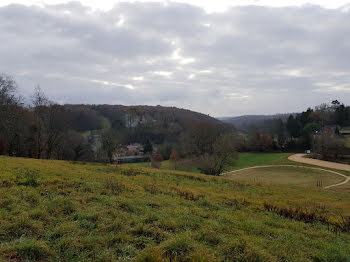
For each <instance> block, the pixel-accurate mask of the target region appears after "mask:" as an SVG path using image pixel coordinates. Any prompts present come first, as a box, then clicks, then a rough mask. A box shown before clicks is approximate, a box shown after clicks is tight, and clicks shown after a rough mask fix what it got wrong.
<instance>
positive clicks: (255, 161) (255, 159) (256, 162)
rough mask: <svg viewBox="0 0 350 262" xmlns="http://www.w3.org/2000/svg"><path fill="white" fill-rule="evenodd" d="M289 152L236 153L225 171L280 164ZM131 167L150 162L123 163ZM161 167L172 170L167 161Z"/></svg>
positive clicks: (191, 168)
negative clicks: (234, 161)
mask: <svg viewBox="0 0 350 262" xmlns="http://www.w3.org/2000/svg"><path fill="white" fill-rule="evenodd" d="M290 155H291V154H289V153H240V154H239V155H238V159H237V162H236V164H235V165H234V166H232V167H229V168H228V170H227V171H232V170H237V169H241V168H245V167H251V166H260V165H273V164H281V163H282V162H283V161H286V159H287V157H288V156H290ZM125 165H127V166H132V167H150V166H151V164H150V162H146V163H131V164H125ZM161 169H165V170H174V166H173V165H172V164H171V163H170V162H169V161H168V160H166V161H163V162H162V166H161ZM177 170H180V171H186V172H192V173H200V171H199V170H198V169H196V168H194V167H181V166H178V167H177Z"/></svg>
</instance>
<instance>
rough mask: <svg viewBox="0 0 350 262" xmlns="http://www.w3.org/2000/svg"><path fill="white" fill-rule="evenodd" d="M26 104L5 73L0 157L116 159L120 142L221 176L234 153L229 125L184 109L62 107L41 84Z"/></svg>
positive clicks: (0, 85) (0, 94) (0, 84)
mask: <svg viewBox="0 0 350 262" xmlns="http://www.w3.org/2000/svg"><path fill="white" fill-rule="evenodd" d="M24 102H25V100H24V98H23V97H21V96H20V95H19V94H18V90H17V84H16V82H15V81H14V79H13V78H12V77H10V76H7V75H1V76H0V120H1V121H0V154H2V155H9V156H18V157H30V158H38V159H41V158H44V159H64V160H73V161H100V162H110V163H113V156H114V154H115V152H116V149H117V148H118V146H119V145H127V144H129V143H141V144H143V145H144V148H145V151H147V150H148V151H151V152H146V153H150V154H152V151H153V149H156V152H157V154H158V155H160V157H161V159H169V158H170V156H171V154H172V152H174V150H175V151H176V154H178V156H179V158H182V159H183V158H186V159H191V161H194V160H195V163H196V164H198V166H199V168H200V169H201V170H202V171H203V172H204V173H211V174H219V173H221V171H222V170H223V169H224V166H225V165H226V163H227V162H228V161H230V160H231V159H233V157H232V158H231V157H229V156H234V154H235V145H234V135H233V131H234V130H233V129H232V127H231V126H229V125H226V124H223V123H222V122H220V121H219V120H217V119H214V118H211V117H209V116H207V115H204V114H199V113H195V112H192V111H189V110H185V109H177V108H169V107H160V106H157V107H150V106H130V107H126V106H120V105H59V104H57V103H55V102H53V101H51V100H50V99H49V98H48V97H47V96H46V95H45V93H44V92H43V90H42V89H41V88H40V87H36V88H35V90H34V92H33V94H32V95H31V97H30V98H29V99H27V101H26V103H24ZM94 138H98V139H97V141H95V140H94ZM225 148H226V149H225ZM225 150H226V152H224V151H225ZM177 152H178V153H177ZM174 154H175V153H174ZM174 154H173V155H174ZM153 157H154V156H153ZM158 159H159V156H158Z"/></svg>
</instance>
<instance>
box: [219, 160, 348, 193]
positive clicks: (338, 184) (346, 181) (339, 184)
mask: <svg viewBox="0 0 350 262" xmlns="http://www.w3.org/2000/svg"><path fill="white" fill-rule="evenodd" d="M323 162H326V161H323ZM267 167H295V168H310V169H314V170H321V171H326V172H329V173H333V174H335V175H338V176H341V177H344V178H345V180H344V181H343V182H341V183H337V184H334V185H329V186H326V187H324V189H328V188H331V187H336V186H341V185H344V184H346V183H348V182H349V181H350V177H348V176H346V175H343V174H341V173H338V172H336V171H333V170H328V169H324V168H319V167H307V166H296V165H266V166H253V167H246V168H242V169H238V170H234V171H230V172H227V173H223V174H222V175H228V174H232V173H236V172H240V171H244V170H248V169H255V168H267Z"/></svg>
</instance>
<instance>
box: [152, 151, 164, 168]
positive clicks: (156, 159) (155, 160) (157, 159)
mask: <svg viewBox="0 0 350 262" xmlns="http://www.w3.org/2000/svg"><path fill="white" fill-rule="evenodd" d="M162 161H163V158H162V156H161V155H160V154H154V155H153V156H152V158H151V166H152V167H153V168H160V167H161V166H162Z"/></svg>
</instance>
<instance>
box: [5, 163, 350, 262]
mask: <svg viewBox="0 0 350 262" xmlns="http://www.w3.org/2000/svg"><path fill="white" fill-rule="evenodd" d="M0 196H1V197H0V260H1V258H2V259H3V260H5V261H276V262H277V261H310V262H311V261H324V262H326V261H349V257H350V250H349V246H348V243H349V242H350V234H349V233H347V231H341V232H336V233H335V232H334V231H333V230H332V228H329V227H328V226H327V225H326V224H325V223H324V221H323V220H322V221H320V220H319V219H314V220H312V219H311V220H310V221H305V219H304V218H305V217H306V218H309V217H310V216H309V215H308V214H316V216H317V217H322V218H323V219H325V220H326V221H328V222H330V223H332V225H337V223H338V224H339V225H340V223H343V222H344V221H345V220H344V218H345V217H347V216H350V206H349V203H350V194H347V193H338V192H332V191H325V190H322V189H319V188H308V189H307V190H305V188H303V187H289V186H285V185H279V186H276V185H261V184H260V185H259V184H254V183H247V182H245V183H237V182H234V181H229V180H227V179H225V178H216V177H210V176H205V175H198V174H192V173H185V172H176V171H166V170H153V169H144V168H128V167H115V166H111V165H100V164H85V163H70V162H66V161H46V160H34V159H20V158H7V157H0ZM266 204H268V205H271V206H273V208H272V209H269V208H266V207H267V206H266ZM286 210H287V211H286ZM290 210H292V211H290ZM293 210H299V211H298V212H297V213H295V212H294V211H293ZM300 210H302V211H300ZM294 213H295V214H294ZM284 214H285V215H284ZM311 216H312V215H311Z"/></svg>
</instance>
